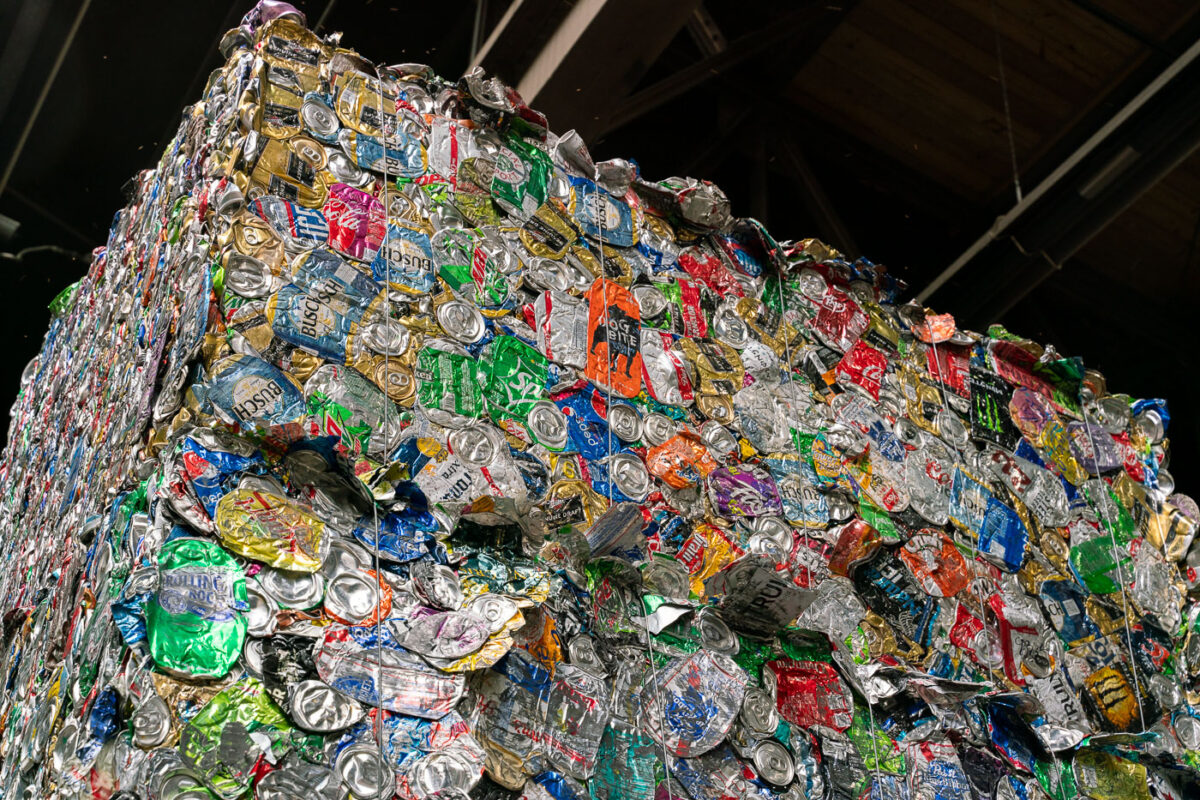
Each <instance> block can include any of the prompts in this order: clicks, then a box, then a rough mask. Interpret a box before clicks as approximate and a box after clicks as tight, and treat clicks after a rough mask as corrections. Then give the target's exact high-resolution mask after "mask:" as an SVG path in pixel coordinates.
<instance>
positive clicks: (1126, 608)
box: [1080, 403, 1146, 733]
mask: <svg viewBox="0 0 1200 800" xmlns="http://www.w3.org/2000/svg"><path fill="white" fill-rule="evenodd" d="M1081 406H1082V408H1081V409H1080V410H1081V411H1082V412H1083V425H1084V429H1085V430H1087V435H1088V445H1089V447H1090V448H1091V450H1092V454H1093V455H1092V457H1093V459H1095V460H1096V469H1097V473H1096V480H1098V481H1100V485H1101V486H1102V487H1103V489H1104V494H1105V497H1104V500H1103V502H1101V503H1100V504H1099V506H1100V519H1101V521H1102V522H1103V523H1104V527H1105V528H1107V529H1108V540H1109V542H1110V548H1111V549H1110V550H1109V552H1110V554H1111V555H1112V557H1113V561H1115V562H1116V564H1117V579H1118V580H1119V581H1120V582H1121V606H1122V608H1121V612H1122V614H1121V616H1122V620H1123V622H1124V623H1125V644H1126V646H1127V648H1128V650H1129V677H1130V678H1132V679H1133V686H1132V687H1131V688H1132V689H1133V695H1134V697H1136V698H1137V704H1138V721H1139V722H1140V723H1141V725H1142V732H1143V733H1145V731H1146V711H1145V709H1144V708H1142V693H1141V692H1140V691H1139V690H1138V679H1137V661H1136V660H1135V659H1134V657H1133V634H1132V632H1131V631H1130V629H1129V614H1130V603H1131V602H1132V600H1130V597H1129V593H1128V589H1127V587H1126V584H1125V570H1124V568H1122V566H1121V561H1120V559H1119V558H1117V534H1116V530H1115V528H1116V525H1115V524H1114V523H1113V521H1112V520H1110V519H1109V518H1108V514H1106V513H1105V509H1106V508H1107V507H1108V503H1109V502H1110V501H1112V500H1113V497H1112V495H1111V493H1110V492H1109V488H1108V483H1107V481H1105V480H1104V478H1101V477H1100V474H1099V471H1098V470H1099V469H1100V454H1099V453H1098V452H1097V451H1096V439H1095V437H1093V436H1092V422H1091V419H1090V418H1089V417H1088V411H1087V404H1085V403H1081ZM1080 466H1081V467H1082V466H1083V465H1082V464H1080ZM1088 474H1089V475H1090V474H1091V472H1090V471H1089V472H1088Z"/></svg>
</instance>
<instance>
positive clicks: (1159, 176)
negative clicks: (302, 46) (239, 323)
mask: <svg viewBox="0 0 1200 800" xmlns="http://www.w3.org/2000/svg"><path fill="white" fill-rule="evenodd" d="M86 2H87V0H21V1H19V2H18V1H17V0H12V1H11V2H9V3H6V4H0V32H6V33H0V37H6V41H5V45H4V50H3V51H2V52H0V162H2V164H3V165H7V164H8V162H9V161H10V158H11V156H12V154H13V152H14V150H15V148H16V146H17V144H18V142H19V140H20V139H21V136H22V133H23V131H24V129H25V127H26V122H27V120H28V119H29V118H30V115H31V113H32V112H33V110H34V108H35V105H36V104H37V101H38V98H39V96H40V95H41V94H42V90H43V88H44V87H45V86H46V83H47V80H48V78H49V76H50V75H51V73H52V70H53V67H54V64H55V62H56V60H57V58H58V57H59V54H60V51H61V49H62V46H63V43H64V41H65V40H66V38H67V35H68V32H69V31H70V29H71V27H72V25H73V23H74V21H75V20H76V18H77V15H78V13H79V11H80V9H81V8H83V6H84V5H85V3H86ZM295 5H297V6H299V7H300V8H301V9H302V10H304V11H305V12H306V13H307V14H308V18H309V24H310V25H315V24H316V23H317V22H318V21H321V23H322V31H321V32H328V31H333V30H340V31H343V32H344V34H345V35H344V37H343V43H344V44H345V45H347V46H350V47H353V48H355V49H357V50H359V51H360V52H362V53H363V54H364V55H366V56H368V57H374V58H376V59H379V60H382V61H386V62H389V63H394V62H400V61H419V62H424V63H427V64H429V65H431V66H432V67H434V68H435V69H436V70H437V71H438V72H440V73H441V74H443V75H447V76H457V75H458V74H460V73H461V72H462V71H463V70H464V69H465V68H466V67H467V66H468V65H469V64H470V63H472V60H473V58H476V57H477V60H481V61H482V63H483V64H484V66H485V67H487V68H488V69H489V70H491V71H493V72H496V73H498V74H500V75H501V77H503V78H505V79H506V80H508V81H509V82H511V83H513V84H514V85H522V86H525V87H533V90H531V91H530V92H527V99H529V100H530V101H531V104H532V105H533V106H534V107H536V108H539V109H541V110H543V111H545V112H546V113H547V115H548V116H549V118H550V123H551V126H552V127H553V128H554V129H555V130H556V131H559V132H562V131H565V130H567V129H569V128H577V129H578V130H580V131H581V132H583V133H584V134H585V136H586V137H587V139H588V141H589V143H590V144H591V149H592V152H593V155H595V156H596V157H597V158H610V157H614V156H622V157H627V158H633V159H635V160H637V161H638V163H639V164H640V165H641V168H642V171H643V174H645V175H646V176H647V177H650V178H656V177H666V176H668V175H694V176H697V177H706V178H710V179H712V180H713V181H714V182H716V183H717V184H719V185H720V186H721V187H722V188H723V189H724V190H725V191H726V193H727V194H728V195H729V196H730V198H731V199H732V200H733V203H734V211H735V213H737V214H739V215H753V216H756V217H758V218H760V219H762V220H764V221H765V222H767V224H768V225H769V227H770V228H771V229H772V231H773V232H774V233H775V234H776V235H777V236H778V237H780V238H802V237H806V236H813V235H815V236H818V237H820V238H822V239H825V240H827V241H829V242H830V243H831V244H834V245H835V246H839V247H841V248H843V249H844V250H846V251H847V252H848V253H850V254H853V255H866V256H868V257H870V258H872V259H873V260H875V261H877V262H880V263H884V264H887V265H888V267H889V268H890V269H891V270H892V271H893V272H894V273H896V274H898V275H899V276H900V277H902V278H903V279H905V280H906V281H907V282H908V283H909V285H910V287H911V289H912V291H913V293H914V294H915V293H917V292H918V291H920V290H922V289H924V288H925V287H926V286H928V285H929V284H930V282H931V281H932V280H933V279H934V278H935V277H936V276H937V275H938V274H939V273H941V272H942V271H943V270H944V269H945V268H946V267H947V266H948V265H950V264H951V263H954V262H955V261H956V259H957V258H958V257H959V256H960V254H962V253H963V252H964V251H966V250H967V249H968V248H969V247H971V245H972V243H974V242H975V241H976V240H977V239H978V238H979V237H980V236H981V235H982V234H984V233H985V232H986V231H987V230H988V229H989V228H990V227H992V226H993V222H994V221H995V220H996V219H997V217H999V216H1000V215H1003V214H1005V213H1006V212H1008V211H1009V210H1010V209H1011V208H1012V207H1013V206H1014V205H1015V204H1016V203H1017V196H1016V189H1015V186H1014V164H1015V167H1016V174H1017V175H1018V176H1019V181H1020V186H1021V188H1022V190H1023V192H1024V193H1025V195H1026V196H1028V195H1029V194H1030V193H1031V192H1034V191H1035V190H1036V189H1037V187H1038V185H1039V184H1040V183H1041V182H1042V181H1043V180H1045V179H1046V178H1047V176H1051V175H1052V174H1054V173H1055V170H1056V168H1059V167H1060V165H1062V164H1064V162H1067V161H1068V159H1070V158H1071V156H1072V154H1073V153H1075V152H1076V151H1077V150H1078V148H1080V147H1081V146H1083V145H1085V144H1087V143H1088V141H1089V138H1090V137H1093V136H1094V134H1096V133H1097V131H1102V130H1104V129H1105V125H1106V124H1107V123H1109V121H1110V120H1112V119H1113V117H1114V116H1115V115H1117V114H1118V112H1120V111H1121V110H1122V109H1123V108H1124V107H1125V106H1126V104H1128V103H1130V101H1132V100H1135V98H1137V97H1138V96H1139V94H1141V93H1144V91H1145V90H1146V88H1147V87H1148V86H1151V87H1152V86H1154V85H1155V81H1156V79H1159V77H1160V76H1162V75H1163V74H1164V71H1168V74H1170V73H1169V71H1170V70H1172V69H1173V66H1172V65H1175V67H1178V66H1179V64H1181V63H1183V61H1185V60H1186V59H1187V58H1189V57H1190V54H1191V50H1190V48H1192V46H1193V45H1194V44H1195V43H1196V42H1197V41H1198V39H1200V6H1198V5H1197V4H1196V3H1195V2H1193V0H1155V1H1154V2H1152V3H1147V2H1142V0H994V2H990V1H989V0H938V2H929V0H859V1H858V2H854V1H853V0H844V1H841V2H839V1H838V0H825V2H804V0H704V2H700V0H655V2H646V0H574V2H568V0H516V2H511V3H510V2H508V1H507V0H485V1H484V2H482V3H480V4H477V3H476V2H474V1H473V0H449V1H448V2H442V3H421V4H415V3H408V2H402V0H375V2H361V1H360V2H350V0H312V2H296V3H295ZM248 7H249V2H245V1H244V0H236V1H235V2H234V3H233V4H232V5H230V4H228V3H226V2H224V0H221V1H220V2H216V3H205V2H190V3H162V2H154V3H151V2H148V1H147V0H129V1H122V2H113V0H95V1H94V2H90V3H87V8H86V11H85V13H84V14H83V16H82V18H81V21H80V24H79V28H78V34H77V36H76V37H75V38H74V40H73V42H72V44H71V46H70V48H69V49H68V50H67V51H66V53H65V57H64V59H63V62H62V66H61V70H60V71H59V72H58V74H57V77H56V78H55V79H54V81H53V83H52V84H51V85H50V88H49V91H48V93H47V94H46V98H45V103H44V105H43V107H42V108H41V111H40V113H39V114H38V115H37V116H36V118H35V119H34V122H33V125H32V127H31V128H30V130H29V135H28V139H27V142H26V144H25V146H24V148H23V149H22V150H21V152H20V157H19V159H18V160H17V161H16V163H15V168H14V170H13V172H12V175H11V180H10V181H9V182H8V184H7V186H6V187H5V189H4V191H3V194H0V213H3V214H4V215H6V216H8V217H10V218H12V219H15V220H17V221H18V222H19V223H20V228H19V230H18V231H17V233H16V235H15V236H14V237H12V238H10V239H8V240H7V241H0V251H5V252H7V253H9V254H16V253H20V252H21V251H23V250H26V248H31V247H39V246H44V245H53V246H54V247H55V248H57V249H56V250H40V251H34V252H27V253H26V255H24V257H22V258H21V260H19V261H16V260H13V259H12V258H11V257H9V256H5V257H4V258H3V260H0V267H2V268H3V269H4V270H5V276H6V278H7V284H8V286H7V288H8V292H7V298H8V303H9V308H8V309H6V311H7V313H5V314H3V315H2V320H3V321H2V323H0V324H3V326H4V328H3V332H2V334H0V335H2V336H3V341H4V350H3V356H2V357H0V403H3V402H4V400H3V398H12V397H14V396H15V392H16V388H17V382H18V376H19V373H20V369H21V367H22V366H23V365H24V364H25V362H26V361H27V360H28V359H29V358H31V357H32V356H33V355H34V354H35V353H36V351H37V349H38V347H39V345H40V341H41V337H42V333H43V331H44V329H45V327H46V324H47V321H48V312H47V311H46V304H47V303H48V302H49V301H50V299H51V298H52V297H53V296H54V295H55V294H56V293H57V292H58V291H59V290H60V289H62V288H63V287H64V286H66V285H67V284H69V283H71V282H72V281H74V280H76V279H77V278H78V277H79V276H80V275H81V274H82V272H83V270H84V261H86V255H84V254H86V253H88V252H89V251H90V250H91V249H92V248H93V247H95V246H97V245H100V244H102V243H103V242H104V240H105V236H106V231H107V227H108V224H109V222H110V220H111V219H112V216H113V213H114V212H115V211H116V210H117V209H118V208H119V207H120V206H121V205H122V204H123V203H124V197H123V193H122V187H123V186H124V185H125V184H126V182H127V180H128V179H129V178H130V177H131V176H132V175H133V174H134V173H136V172H137V171H138V170H140V169H144V168H146V167H149V166H151V165H152V164H153V163H154V161H155V160H156V158H157V155H158V152H159V150H160V149H161V147H162V146H163V145H164V144H165V143H166V141H167V140H168V139H169V138H170V136H171V134H172V133H173V131H174V128H175V126H176V124H177V123H178V120H179V113H180V110H181V109H182V108H183V106H185V105H186V104H187V103H189V102H191V101H193V100H194V99H195V98H197V97H198V96H199V93H200V90H201V88H202V87H203V84H204V81H205V79H206V77H207V74H208V72H209V71H210V70H212V69H213V68H215V67H216V66H217V65H218V63H219V61H220V58H219V55H218V53H217V48H216V44H217V41H218V39H219V38H220V36H221V34H222V33H223V32H224V31H226V30H227V29H229V28H231V27H233V26H234V25H235V24H236V23H237V21H238V19H239V18H240V17H241V15H242V14H243V13H244V12H245V10H246V9H247V8H248ZM1159 83H1161V84H1162V86H1161V88H1160V89H1159V90H1158V91H1157V92H1156V93H1155V94H1154V95H1153V97H1151V98H1150V99H1149V100H1148V101H1147V102H1145V103H1144V104H1142V105H1140V106H1139V108H1138V110H1137V112H1136V113H1135V114H1132V115H1131V116H1130V117H1129V118H1128V120H1127V121H1126V122H1125V123H1124V124H1122V125H1120V126H1116V127H1114V129H1113V130H1112V132H1111V134H1109V135H1108V136H1107V137H1105V138H1104V139H1102V140H1101V141H1099V143H1098V144H1096V146H1095V148H1094V149H1093V150H1091V151H1090V152H1089V153H1088V154H1087V156H1086V157H1085V158H1081V159H1079V160H1078V163H1076V164H1075V166H1074V167H1072V169H1070V170H1068V171H1066V172H1065V173H1064V174H1063V176H1062V179H1061V180H1059V181H1058V182H1056V183H1055V185H1054V187H1053V188H1052V189H1050V190H1048V191H1046V192H1045V194H1044V195H1041V199H1040V200H1038V201H1037V202H1036V203H1034V204H1032V205H1031V206H1030V207H1029V209H1028V210H1027V211H1025V213H1024V214H1023V215H1021V216H1020V217H1019V218H1017V219H1016V220H1015V221H1014V222H1013V224H1011V225H1009V226H1007V227H1003V229H1001V230H998V235H997V236H996V241H995V242H992V243H990V244H988V245H987V246H986V247H982V248H981V249H980V251H979V252H978V253H977V254H976V255H974V256H973V257H972V258H971V259H969V260H967V261H966V263H965V265H964V266H963V267H962V268H961V270H960V271H959V272H958V273H957V274H956V275H955V276H954V277H953V278H951V279H950V280H949V281H948V282H946V284H945V285H944V286H942V287H941V288H940V289H939V290H938V291H937V292H936V293H934V294H933V295H932V297H931V298H930V303H931V304H932V305H933V306H935V307H936V308H938V309H939V310H946V311H951V312H952V313H955V314H957V315H958V316H959V317H960V320H962V321H963V322H964V323H966V324H968V325H970V326H971V327H974V328H976V329H980V328H983V327H986V325H988V324H989V323H991V322H1002V323H1003V324H1005V325H1006V326H1008V327H1009V328H1010V329H1012V330H1014V331H1017V332H1020V333H1022V334H1025V335H1028V336H1031V337H1033V338H1036V339H1038V340H1040V341H1042V342H1047V343H1052V344H1054V345H1055V346H1056V347H1057V348H1058V349H1059V350H1060V351H1062V352H1064V353H1066V354H1071V355H1080V356H1082V357H1083V358H1084V360H1085V361H1086V362H1087V363H1088V365H1089V366H1094V367H1096V368H1098V369H1100V370H1101V371H1102V372H1104V373H1105V374H1106V375H1107V376H1108V379H1109V384H1110V386H1112V387H1114V388H1115V389H1116V390H1118V391H1125V392H1128V393H1130V394H1133V395H1135V396H1165V397H1167V398H1168V399H1169V400H1170V401H1171V408H1172V411H1173V415H1174V420H1173V423H1172V429H1171V434H1172V437H1171V438H1172V442H1173V446H1174V447H1173V449H1174V450H1175V451H1177V456H1176V458H1175V459H1174V460H1173V462H1172V471H1173V472H1174V473H1175V475H1176V477H1177V478H1178V479H1179V480H1180V482H1181V484H1184V485H1195V484H1196V482H1197V480H1200V469H1198V468H1197V462H1198V461H1200V458H1198V456H1197V454H1198V453H1200V413H1197V410H1196V409H1197V403H1196V396H1197V390H1198V388H1200V378H1198V377H1197V368H1198V367H1200V359H1198V358H1197V356H1196V347H1197V346H1200V336H1197V334H1196V330H1195V327H1194V325H1193V321H1194V318H1195V317H1196V312H1195V311H1194V310H1193V306H1194V305H1195V302H1194V300H1193V298H1194V297H1195V296H1196V295H1197V292H1198V290H1200V270H1197V269H1196V265H1197V261H1200V253H1198V252H1197V250H1198V248H1197V243H1198V239H1200V154H1196V153H1195V150H1196V144H1197V143H1200V96H1197V97H1193V96H1192V95H1193V94H1198V95H1200V59H1197V62H1196V63H1195V64H1192V65H1191V66H1190V67H1188V68H1184V69H1180V70H1178V72H1177V75H1176V77H1175V78H1174V79H1173V80H1171V81H1164V80H1161V79H1160V80H1159ZM1005 90H1006V91H1005ZM1006 94H1007V107H1008V110H1009V115H1008V116H1007V117H1006V113H1005V106H1006V97H1005V95H1006ZM1009 118H1011V125H1010V124H1009V122H1008V119H1009ZM1010 132H1011V138H1010ZM71 253H75V254H78V255H77V256H76V259H75V260H72V257H71V255H70V254H71Z"/></svg>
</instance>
